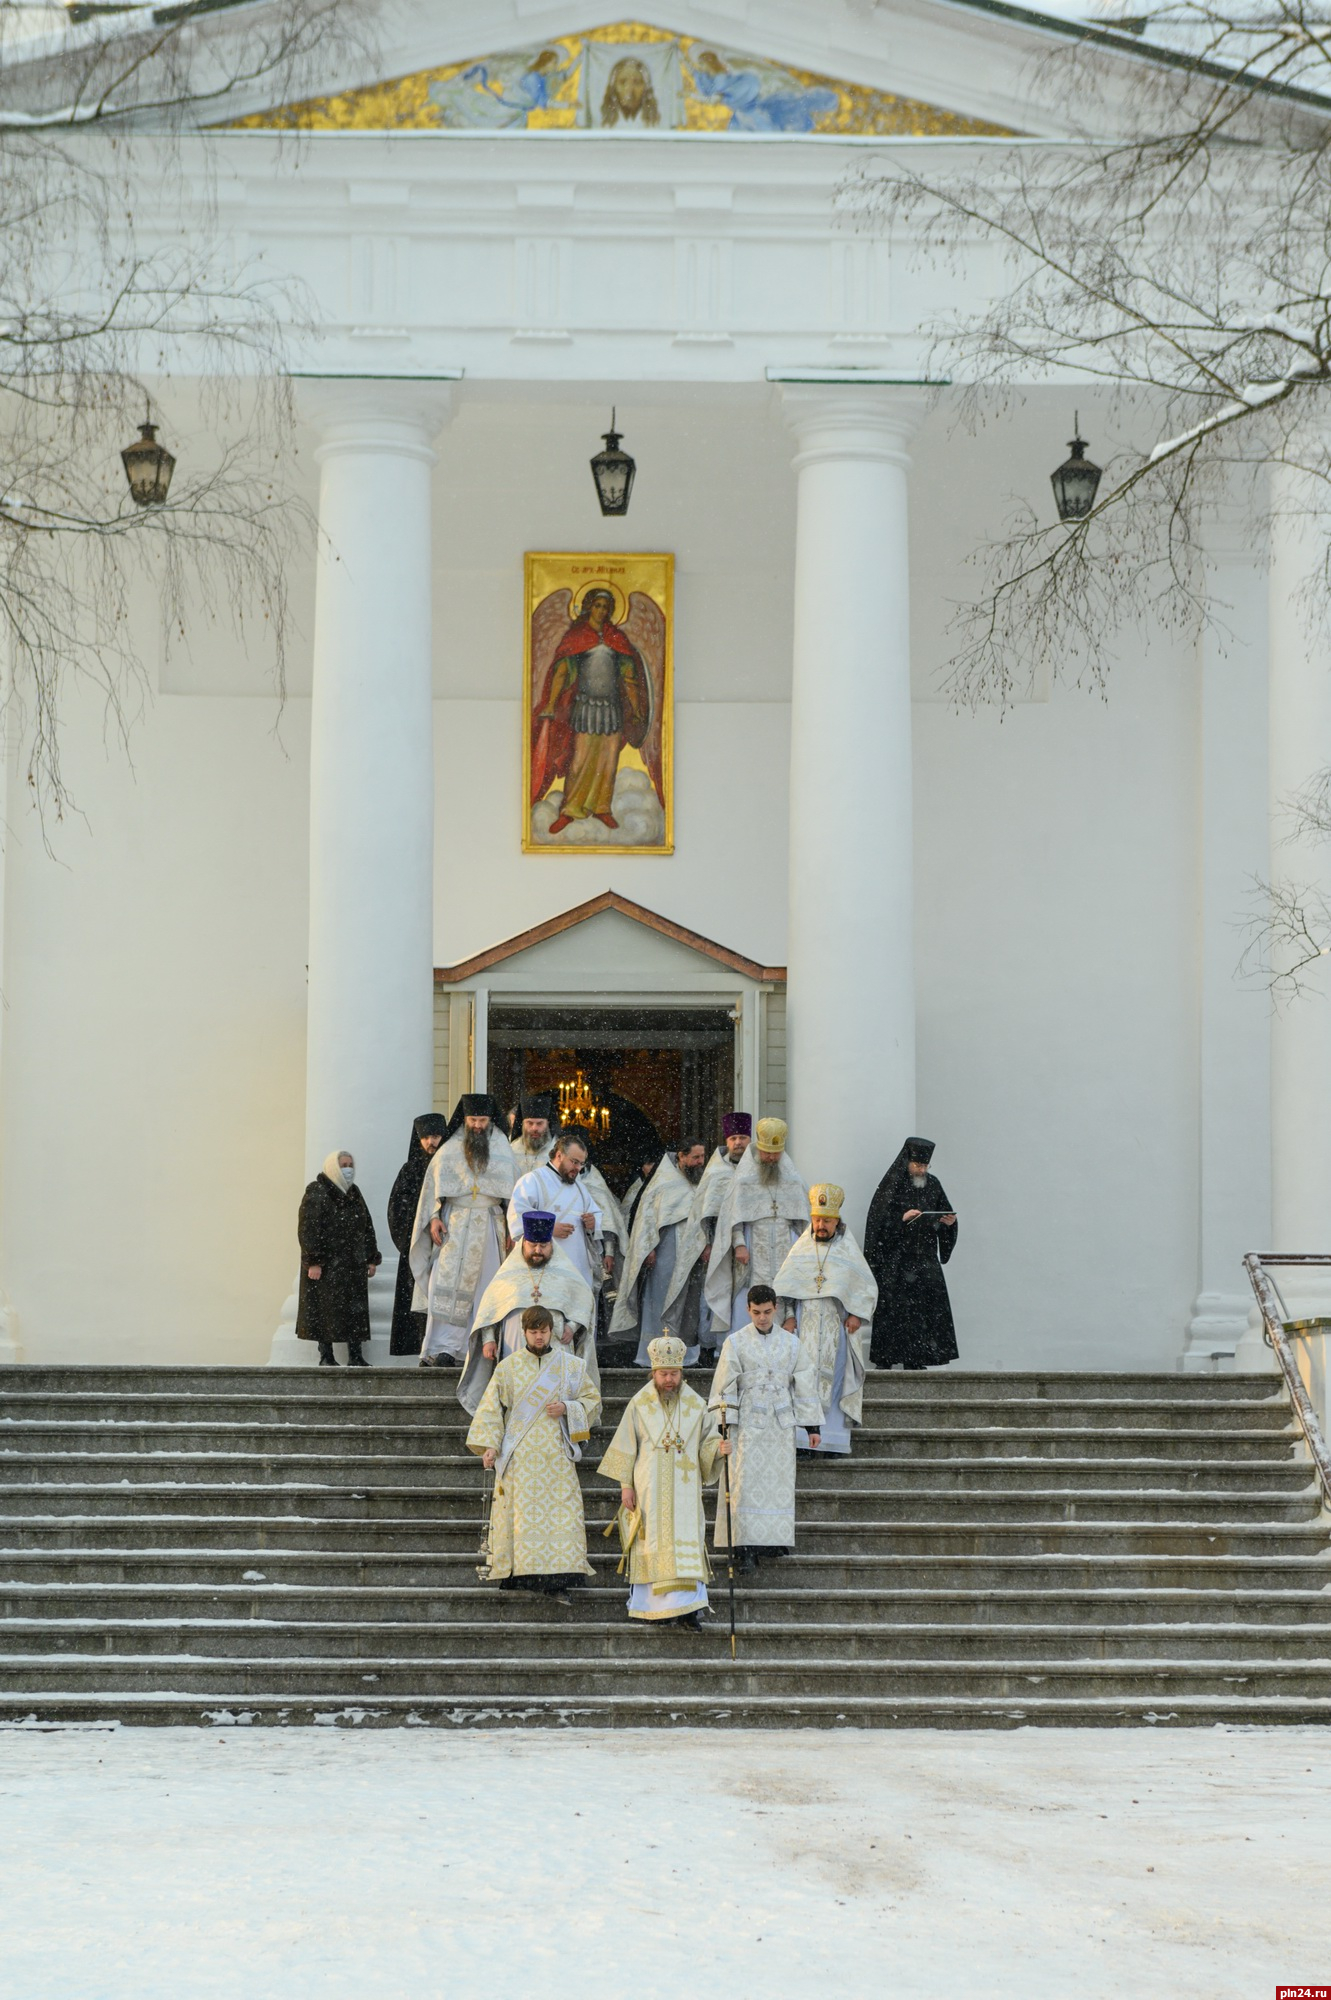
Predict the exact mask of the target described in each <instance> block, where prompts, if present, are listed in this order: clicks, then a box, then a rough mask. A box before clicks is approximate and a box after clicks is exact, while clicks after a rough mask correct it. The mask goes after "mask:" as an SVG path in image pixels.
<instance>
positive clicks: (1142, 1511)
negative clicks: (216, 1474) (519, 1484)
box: [0, 1485, 1321, 1549]
mask: <svg viewBox="0 0 1331 2000" xmlns="http://www.w3.org/2000/svg"><path fill="white" fill-rule="evenodd" d="M139 1497H140V1498H142V1497H144V1496H142V1495H140V1496H139ZM191 1497H192V1495H191V1494H190V1492H189V1490H188V1489H186V1494H185V1498H186V1499H187V1500H188V1499H190V1498H191ZM250 1497H251V1499H260V1500H261V1499H262V1497H263V1496H255V1495H251V1496H250ZM322 1497H323V1499H324V1501H325V1503H326V1504H324V1505H317V1504H316V1505H297V1504H295V1503H294V1502H293V1501H292V1500H291V1499H290V1498H289V1497H281V1498H279V1497H278V1495H277V1494H275V1493H274V1492H271V1491H270V1492H269V1493H268V1494H267V1496H266V1503H267V1504H266V1505H263V1504H256V1505H250V1506H245V1507H236V1506H235V1505H234V1504H233V1503H232V1496H230V1495H228V1494H227V1493H226V1491H225V1489H223V1490H222V1492H221V1493H220V1494H219V1495H218V1497H217V1498H216V1500H215V1501H214V1503H213V1504H212V1505H211V1506H209V1507H207V1508H201V1507H198V1506H188V1505H187V1506H181V1507H177V1506H176V1504H175V1501H174V1498H173V1499H171V1500H165V1501H163V1500H160V1499H159V1500H158V1501H157V1504H156V1505H155V1506H154V1507H153V1508H152V1509H151V1510H146V1509H144V1508H142V1507H129V1506H122V1505H118V1504H117V1502H116V1498H115V1495H114V1492H113V1493H112V1494H111V1495H110V1496H108V1499H107V1501H106V1503H105V1504H102V1505H97V1506H93V1507H87V1506H85V1508H84V1509H82V1510H81V1511H77V1512H75V1511H73V1510H64V1509H52V1510H51V1511H49V1512H39V1511H34V1510H31V1509H28V1508H23V1509H11V1508H10V1507H9V1506H8V1505H7V1504H5V1505H0V1548H78V1547H84V1546H89V1545H92V1544H96V1545H98V1546H107V1547H110V1546H113V1545H114V1546H117V1547H128V1546H134V1545H135V1544H136V1543H138V1544H142V1543H151V1544H152V1545H153V1546H154V1547H159V1548H160V1547H172V1548H183V1547H193V1546H198V1547H200V1548H210V1547H214V1546H216V1545H217V1543H218V1541H219V1539H220V1540H225V1541H227V1542H233V1541H237V1540H239V1541H244V1540H246V1539H247V1538H248V1537H250V1536H252V1535H253V1533H254V1531H255V1527H256V1524H258V1525H262V1526H263V1527H264V1529H265V1536H266V1539H267V1540H268V1541H270V1542H271V1541H275V1540H287V1537H288V1534H289V1533H291V1534H299V1535H300V1537H301V1539H300V1540H299V1541H298V1542H292V1541H287V1545H288V1546H291V1547H302V1548H304V1547H310V1546H321V1547H326V1548H344V1547H357V1548H366V1549H369V1548H395V1547H397V1548H430V1547H436V1546H437V1547H441V1548H454V1547H458V1546H460V1545H461V1544H460V1543H459V1542H458V1540H457V1537H458V1536H459V1534H460V1535H462V1536H463V1537H464V1538H465V1539H470V1538H474V1537H475V1536H476V1535H477V1534H478V1533H479V1524H480V1520H481V1511H482V1494H481V1489H480V1488H479V1487H477V1488H475V1489H470V1488H459V1487H456V1486H443V1487H441V1488H440V1489H439V1490H438V1491H436V1492H434V1493H431V1492H429V1491H424V1492H422V1493H420V1494H419V1495H417V1496H411V1497H410V1498H409V1501H408V1503H407V1504H404V1503H403V1502H402V1501H401V1500H395V1499H394V1498H393V1496H391V1495H384V1496H379V1502H378V1504H376V1502H375V1500H374V1499H372V1497H371V1496H365V1497H364V1498H361V1497H359V1496H356V1495H354V1494H345V1493H344V1494H341V1495H336V1494H335V1495H324V1496H322ZM615 1499H616V1496H615V1494H614V1493H613V1491H612V1490H611V1488H610V1487H609V1486H608V1485H604V1486H602V1487H601V1488H600V1489H599V1490H597V1491H595V1492H592V1493H589V1494H588V1495H587V1496H586V1520H587V1526H588V1532H589V1533H592V1532H595V1531H596V1530H598V1529H599V1528H601V1527H604V1526H605V1525H606V1524H607V1523H608V1522H609V1520H610V1519H611V1517H612V1515H613V1513H614V1503H615ZM707 1512H708V1515H709V1517H715V1518H719V1511H718V1505H717V1502H716V1499H715V1495H713V1494H709V1495H708V1505H707ZM1320 1516H1321V1495H1320V1492H1319V1490H1318V1489H1317V1488H1316V1487H1315V1486H1305V1487H1304V1488H1303V1489H1302V1490H1301V1491H1300V1492H1297V1493H1281V1492H1276V1493H1238V1494H1235V1493H1192V1492H1189V1493H1172V1492H1165V1493H1159V1494H1156V1493H1143V1492H1140V1491H1131V1492H1109V1493H1096V1492H1087V1491H1084V1490H1083V1491H1069V1490H1068V1489H1066V1488H1059V1487H1047V1488H1043V1489H1039V1490H1036V1491H1032V1492H1026V1493H1020V1492H1019V1493H1008V1492H999V1493H985V1492H981V1493H968V1492H954V1491H952V1490H950V1489H943V1490H939V1491H931V1490H930V1489H928V1488H919V1489H916V1490H913V1491H909V1492H898V1491H896V1490H893V1489H889V1490H887V1491H885V1492H884V1491H878V1490H874V1489H865V1488H858V1489H856V1488H847V1489H846V1490H844V1491H842V1492H840V1493H823V1492H818V1493H805V1492H804V1491H802V1490H801V1491H800V1493H799V1541H800V1544H801V1546H806V1547H810V1548H817V1547H819V1546H820V1545H821V1544H820V1542H819V1540H818V1537H819V1535H820V1534H822V1533H823V1532H824V1531H830V1530H832V1529H840V1530H845V1531H846V1532H851V1531H854V1532H859V1531H865V1532H876V1531H879V1530H883V1531H896V1530H898V1529H903V1528H904V1529H910V1530H913V1531H918V1530H919V1529H921V1528H924V1527H928V1528H931V1529H932V1528H937V1529H939V1530H949V1531H950V1530H952V1529H954V1528H958V1527H968V1528H971V1529H976V1528H987V1527H995V1528H1008V1527H1017V1526H1021V1525H1029V1526H1032V1527H1037V1528H1042V1527H1046V1526H1048V1527H1061V1526H1064V1525H1066V1524H1068V1523H1087V1524H1090V1525H1093V1526H1097V1527H1113V1526H1117V1527H1132V1528H1148V1527H1153V1526H1162V1527H1165V1528H1168V1529H1171V1530H1174V1531H1177V1532H1178V1533H1181V1534H1187V1535H1198V1534H1203V1533H1205V1534H1210V1533H1212V1532H1214V1531H1217V1530H1220V1531H1223V1532H1225V1533H1230V1532H1231V1531H1244V1532H1250V1531H1252V1530H1254V1529H1267V1528H1271V1527H1285V1526H1289V1525H1290V1524H1299V1523H1315V1522H1317V1521H1319V1519H1320Z"/></svg>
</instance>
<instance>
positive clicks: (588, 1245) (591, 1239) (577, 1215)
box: [508, 1164, 604, 1291]
mask: <svg viewBox="0 0 1331 2000" xmlns="http://www.w3.org/2000/svg"><path fill="white" fill-rule="evenodd" d="M529 1208H543V1209H546V1210H548V1211H549V1212H550V1213H552V1214H553V1215H554V1218H555V1221H556V1222H557V1223H558V1222H571V1223H572V1225H573V1234H572V1235H571V1236H557V1237H556V1238H555V1241H556V1242H557V1243H558V1244H559V1247H560V1248H561V1250H563V1251H565V1252H566V1253H567V1255H568V1256H569V1257H571V1258H572V1260H573V1262H574V1264H575V1265H576V1266H577V1268H578V1270H579V1271H581V1273H582V1275H583V1277H584V1278H585V1279H586V1280H587V1283H588V1284H589V1285H590V1286H591V1288H592V1290H593V1291H596V1290H598V1289H599V1287H600V1284H601V1280H602V1278H603V1276H604V1271H603V1268H602V1264H601V1237H602V1231H603V1227H604V1218H603V1217H602V1214H601V1211H600V1208H599V1207H598V1206H597V1202H596V1198H595V1196H594V1195H593V1194H592V1191H591V1189H590V1188H589V1187H588V1186H587V1184H586V1182H585V1181H582V1180H576V1181H566V1180H565V1179H564V1177H563V1175H562V1174H559V1173H556V1171H555V1169H554V1168H553V1167H552V1166H550V1165H548V1164H547V1165H546V1166H543V1167H536V1168H534V1169H533V1171H532V1172H531V1173H529V1174H524V1175H523V1176H522V1179H521V1180H520V1181H519V1182H518V1184H517V1186H516V1187H515V1188H514V1190H513V1196H512V1199H511V1200H510V1202H509V1204H508V1233H509V1235H510V1236H511V1237H512V1238H513V1240H514V1242H515V1243H516V1242H517V1240H518V1238H519V1237H520V1236H521V1234H522V1218H523V1216H524V1215H525V1214H526V1213H527V1210H528V1209H529ZM584 1213H589V1214H590V1215H591V1216H592V1217H593V1218H594V1226H593V1229H592V1233H591V1235H590V1236H589V1235H588V1234H587V1231H586V1230H585V1229H584V1228H583V1226H582V1218H583V1215H584Z"/></svg>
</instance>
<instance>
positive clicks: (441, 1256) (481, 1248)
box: [410, 1091, 513, 1368]
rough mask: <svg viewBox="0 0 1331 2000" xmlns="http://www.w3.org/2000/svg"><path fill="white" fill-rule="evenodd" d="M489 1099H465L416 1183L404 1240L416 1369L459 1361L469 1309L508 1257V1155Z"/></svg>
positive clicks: (496, 1111) (466, 1334)
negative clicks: (418, 1316)
mask: <svg viewBox="0 0 1331 2000" xmlns="http://www.w3.org/2000/svg"><path fill="white" fill-rule="evenodd" d="M502 1121H503V1114H502V1112H501V1111H500V1109H499V1106H498V1105H497V1104H496V1102H495V1100H494V1099H493V1097H487V1096H485V1095H484V1094H483V1093H482V1092H479V1091H475V1092H471V1091H469V1092H468V1093H467V1094H466V1095H465V1096H464V1097H463V1098H461V1099H460V1100H459V1103H458V1108H457V1110H456V1111H455V1112H454V1113H453V1116H452V1118H451V1119H450V1120H449V1125H448V1137H447V1138H446V1139H445V1140H444V1143H443V1145H442V1146H441V1147H440V1148H439V1151H438V1152H437V1153H436V1154H435V1156H434V1158H433V1160H431V1162H430V1165H429V1167H428V1168H427V1169H426V1173H425V1179H424V1181H423V1182H422V1183H421V1193H420V1200H419V1201H418V1202H417V1204H416V1222H415V1226H414V1228H413V1229H412V1233H411V1252H410V1259H411V1272H412V1276H413V1277H414V1278H415V1280H416V1289H415V1292H414V1293H413V1295H412V1305H413V1309H414V1310H415V1311H417V1312H421V1311H424V1312H425V1313H426V1315H427V1317H426V1321H425V1339H424V1341H423V1342H422V1345H421V1366H422V1367H423V1368H437V1367H447V1366H449V1364H450V1363H456V1362H459V1361H461V1359H462V1357H463V1355H464V1354H465V1353H466V1351H467V1340H468V1337H469V1336H470V1333H471V1325H472V1321H473V1320H474V1318H475V1317H476V1305H477V1301H478V1300H479V1299H480V1296H481V1294H482V1292H484V1290H485V1288H486V1286H487V1285H488V1284H489V1282H490V1280H491V1278H493V1276H494V1274H495V1272H496V1271H497V1270H498V1269H499V1266H500V1265H501V1264H502V1263H503V1261H504V1256H505V1253H506V1251H507V1249H508V1241H507V1236H506V1232H505V1221H504V1204H505V1202H506V1201H507V1200H508V1198H509V1196H510V1195H511V1194H512V1192H513V1149H512V1147H511V1146H510V1145H509V1143H508V1139H507V1137H506V1135H505V1133H504V1129H503V1122H502Z"/></svg>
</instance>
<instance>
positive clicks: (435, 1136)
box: [388, 1111, 448, 1354]
mask: <svg viewBox="0 0 1331 2000" xmlns="http://www.w3.org/2000/svg"><path fill="white" fill-rule="evenodd" d="M447 1123H448V1121H447V1119H446V1118H445V1117H444V1114H443V1113H442V1111H423V1112H422V1113H421V1115H420V1117H419V1118H417V1119H416V1120H415V1121H414V1122H413V1124H412V1128H411V1148H410V1150H409V1152H408V1154H407V1159H406V1164H405V1166H403V1167H402V1168H401V1169H400V1170H399V1172H398V1177H397V1179H396V1180H395V1181H394V1182H393V1192H392V1193H391V1194H390V1195H389V1197H388V1233H389V1235H390V1236H391V1237H392V1239H393V1244H394V1247H395V1248H396V1250H397V1253H398V1259H397V1290H396V1291H395V1292H394V1294H393V1335H392V1339H391V1340H390V1341H389V1343H388V1351H389V1353H390V1354H419V1353H420V1351H421V1342H422V1341H423V1340H424V1338H425V1314H424V1313H423V1312H419V1313H418V1312H413V1311H412V1310H411V1294H412V1292H413V1291H414V1289H415V1280H414V1279H413V1277H412V1275H411V1265H410V1264H409V1263H408V1262H407V1253H408V1252H409V1251H410V1249H411V1233H412V1227H413V1225H414V1223H415V1221H416V1205H417V1203H418V1202H419V1200H420V1198H421V1183H422V1182H423V1181H424V1179H425V1170H426V1168H427V1167H428V1166H429V1164H430V1160H431V1158H432V1157H433V1155H434V1154H435V1153H437V1152H438V1151H439V1148H440V1146H441V1145H442V1144H443V1142H444V1131H445V1128H446V1126H447Z"/></svg>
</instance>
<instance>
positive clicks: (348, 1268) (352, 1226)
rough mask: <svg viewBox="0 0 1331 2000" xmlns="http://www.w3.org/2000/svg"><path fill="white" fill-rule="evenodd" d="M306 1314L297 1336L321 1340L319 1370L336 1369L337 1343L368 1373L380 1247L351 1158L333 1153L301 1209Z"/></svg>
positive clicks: (302, 1306) (301, 1315) (300, 1317)
mask: <svg viewBox="0 0 1331 2000" xmlns="http://www.w3.org/2000/svg"><path fill="white" fill-rule="evenodd" d="M296 1227H297V1234H298V1235H299V1237H300V1312H299V1313H298V1315H297V1318H296V1335H297V1338H298V1339H300V1340H317V1341H318V1343H319V1365H320V1367H321V1368H335V1367H336V1366H337V1357H336V1355H335V1354H334V1353H333V1342H334V1341H335V1340H345V1341H346V1343H347V1365H348V1366H349V1367H351V1368H367V1367H368V1366H369V1363H368V1362H367V1361H366V1359H365V1356H364V1355H363V1354H362V1352H361V1344H362V1342H363V1341H366V1340H368V1339H369V1337H370V1279H371V1278H372V1277H373V1276H374V1274H375V1272H376V1271H377V1270H378V1268H379V1261H380V1260H379V1245H378V1244H377V1243H376V1241H375V1238H374V1224H373V1222H371V1220H370V1211H369V1209H368V1208H367V1207H366V1205H365V1197H364V1195H363V1194H362V1193H361V1191H360V1189H359V1188H358V1187H357V1186H356V1162H355V1160H354V1159H353V1158H352V1156H351V1154H350V1153H347V1152H341V1153H330V1154H329V1155H328V1158H327V1159H326V1160H325V1161H324V1163H323V1171H322V1172H321V1173H320V1174H318V1175H317V1176H316V1178H315V1179H314V1180H312V1181H311V1182H310V1184H309V1186H308V1187H307V1188H306V1190H305V1193H304V1196H303V1197H302V1199H301V1204H300V1221H299V1222H298V1224H297V1226H296Z"/></svg>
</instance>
